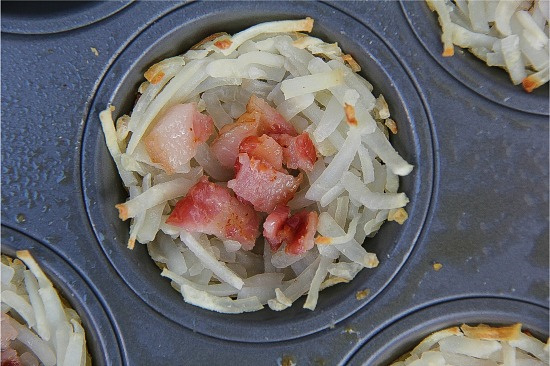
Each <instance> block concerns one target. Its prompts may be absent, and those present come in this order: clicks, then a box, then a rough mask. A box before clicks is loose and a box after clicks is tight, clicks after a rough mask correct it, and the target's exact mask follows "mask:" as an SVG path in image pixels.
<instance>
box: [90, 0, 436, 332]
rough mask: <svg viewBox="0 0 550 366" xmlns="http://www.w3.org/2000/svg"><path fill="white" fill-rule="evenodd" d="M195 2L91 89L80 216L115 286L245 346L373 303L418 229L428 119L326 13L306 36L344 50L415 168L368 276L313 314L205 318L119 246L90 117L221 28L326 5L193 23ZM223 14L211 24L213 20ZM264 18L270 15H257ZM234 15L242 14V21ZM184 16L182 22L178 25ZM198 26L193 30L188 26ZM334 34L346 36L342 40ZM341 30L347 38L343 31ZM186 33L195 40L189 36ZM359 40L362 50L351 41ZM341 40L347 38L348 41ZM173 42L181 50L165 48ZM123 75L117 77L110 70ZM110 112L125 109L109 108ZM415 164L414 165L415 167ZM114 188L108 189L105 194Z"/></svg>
mask: <svg viewBox="0 0 550 366" xmlns="http://www.w3.org/2000/svg"><path fill="white" fill-rule="evenodd" d="M203 7H204V5H203V6H200V5H198V4H190V5H187V6H185V7H183V8H180V9H178V10H176V11H173V12H172V13H170V14H169V15H167V16H165V17H163V18H162V19H159V20H158V21H157V22H156V23H155V33H158V32H159V29H160V32H161V33H162V34H165V36H164V37H162V38H161V39H156V38H155V37H156V34H154V36H151V35H150V34H149V33H150V32H148V31H149V29H148V30H146V31H145V32H144V33H142V34H140V35H139V36H138V37H137V38H136V39H135V40H134V41H133V42H132V44H131V45H130V46H129V47H128V48H127V49H125V50H124V51H123V52H122V54H121V55H120V56H119V57H118V58H117V59H116V60H115V62H114V63H113V65H112V66H111V68H110V70H109V71H108V72H107V74H106V76H105V79H104V80H103V82H102V83H101V85H100V87H99V89H98V92H97V94H96V96H95V98H94V102H93V104H92V105H91V108H90V114H89V116H88V119H87V124H86V129H85V131H84V142H83V162H82V169H83V181H84V196H85V199H86V202H87V209H88V214H89V215H90V220H91V222H92V226H93V227H94V230H95V233H96V236H97V237H98V238H103V239H102V240H100V243H101V245H102V247H103V250H104V251H111V250H112V252H113V253H114V255H112V256H110V259H111V260H112V262H113V265H114V266H115V268H117V269H118V270H119V273H120V275H121V276H122V277H123V278H124V280H125V282H127V283H128V285H129V286H130V287H131V288H132V289H134V291H136V293H137V294H138V296H139V297H141V298H142V299H143V300H144V301H146V302H147V303H148V304H149V305H150V306H151V307H153V308H154V309H155V310H157V311H158V312H159V313H161V314H164V315H166V316H168V317H169V318H170V319H172V320H174V321H176V322H178V323H180V324H182V325H184V326H186V327H188V328H190V329H192V330H195V331H197V332H201V333H204V334H208V335H210V336H213V337H220V338H224V339H232V340H239V341H245V342H266V341H276V340H284V339H290V338H296V337H299V336H304V335H307V334H310V333H313V332H315V331H318V330H321V329H323V328H328V327H329V326H330V325H331V324H333V323H336V322H339V321H340V320H341V319H343V318H345V317H347V316H349V315H351V314H352V313H354V312H355V311H357V310H358V309H360V308H361V307H363V306H365V305H366V304H367V303H368V302H369V301H370V300H371V299H373V298H374V297H375V296H376V295H377V294H378V293H379V292H380V291H381V290H382V289H383V288H384V287H385V286H386V285H387V284H388V283H389V282H390V281H391V279H392V277H393V276H394V275H395V273H397V271H398V270H399V268H400V267H401V265H402V264H403V263H404V261H405V260H406V258H407V256H408V254H409V253H410V251H411V250H412V248H413V246H414V243H415V241H416V238H417V236H418V234H419V232H420V230H421V228H422V224H423V221H424V218H425V215H426V212H427V207H428V204H429V201H430V195H431V182H432V180H433V165H432V163H431V162H432V161H433V157H432V155H431V154H432V146H431V140H430V130H429V121H428V119H427V117H426V114H425V112H424V111H423V106H422V102H421V100H420V98H419V97H418V96H417V95H415V89H414V86H413V85H412V83H411V81H410V80H409V79H408V77H407V75H406V73H405V72H404V71H403V69H402V68H401V66H400V64H399V62H398V61H397V60H396V59H395V58H392V55H391V53H390V52H389V50H388V49H387V48H386V47H385V46H384V44H383V43H382V42H381V41H380V40H379V38H378V37H376V35H374V34H372V33H371V32H370V31H369V30H368V29H367V28H365V27H362V26H361V24H359V23H357V22H355V21H353V19H351V18H350V17H349V16H347V15H345V14H344V13H341V12H336V11H334V13H333V15H332V18H333V20H334V21H333V22H331V23H327V24H323V22H319V24H320V25H319V26H318V27H317V28H316V35H318V36H321V37H323V38H324V39H331V40H334V41H338V42H339V43H340V44H341V45H342V47H344V49H350V50H354V57H355V58H356V59H357V61H358V62H360V64H361V65H363V66H364V69H365V71H364V72H365V74H367V75H372V77H371V78H370V79H371V81H372V82H373V83H374V84H375V85H379V86H380V87H379V90H378V92H380V91H382V93H383V94H384V95H385V97H386V100H387V101H388V103H389V104H390V105H391V106H392V115H393V116H394V118H395V119H397V120H399V121H407V123H403V125H402V126H403V128H402V129H401V130H400V133H399V134H398V135H397V138H396V139H395V141H394V144H395V145H396V146H397V148H398V149H399V150H400V151H401V153H402V154H403V156H405V158H406V159H407V160H409V161H411V163H412V164H414V165H415V166H417V169H415V171H414V173H413V174H411V175H410V176H408V177H405V178H404V179H403V180H402V186H403V189H404V191H405V192H406V193H407V194H408V195H409V197H417V198H418V199H417V200H415V201H414V202H413V203H412V204H411V205H410V206H409V207H408V210H409V214H410V216H411V218H412V219H411V220H410V221H408V222H407V223H406V224H405V225H403V226H399V225H397V224H389V225H387V226H385V227H384V229H383V230H382V231H381V232H380V233H379V234H378V235H377V236H376V237H375V238H373V239H372V240H369V244H368V245H369V248H370V250H371V251H375V252H376V253H378V255H379V256H380V257H382V258H384V260H383V261H382V262H381V264H380V265H379V266H378V268H376V269H375V270H364V271H363V272H362V273H361V275H360V276H359V277H358V278H357V281H353V284H352V285H351V286H335V287H334V288H331V289H330V290H327V291H324V292H323V296H322V297H321V301H320V303H319V305H318V307H317V311H315V312H311V311H309V310H306V309H303V308H301V305H300V306H299V305H298V304H296V305H295V306H293V307H292V308H291V309H289V310H287V311H285V312H279V313H277V312H272V311H271V310H269V309H266V310H263V311H261V312H258V313H254V314H242V315H234V316H227V315H224V314H217V313H212V312H210V311H206V310H202V309H199V308H197V307H195V306H190V305H187V304H182V303H181V295H180V294H179V293H177V292H175V291H174V290H173V288H172V287H171V286H170V283H169V282H170V281H169V280H167V279H165V278H162V277H160V275H159V273H160V270H159V268H158V267H157V266H156V265H155V264H154V263H153V261H152V260H151V259H150V258H149V255H148V254H147V250H146V248H145V247H144V246H140V247H138V248H137V249H136V250H134V251H129V250H127V249H126V248H125V245H124V243H126V242H127V239H128V223H123V222H121V221H120V220H119V219H118V212H117V211H116V210H115V209H114V205H115V204H117V203H120V202H123V201H124V200H125V197H126V192H125V190H124V189H123V188H122V187H121V185H120V180H119V179H118V176H117V172H116V169H115V167H114V164H113V163H111V159H110V157H109V153H108V151H107V149H106V146H105V142H104V137H103V133H102V131H101V128H100V122H99V118H98V114H99V112H100V111H101V110H103V109H105V108H106V106H107V105H109V104H113V105H115V106H117V107H118V106H124V105H126V106H127V105H128V103H129V102H130V103H131V102H132V99H133V98H134V95H135V91H136V88H137V85H139V83H140V82H141V81H142V79H143V73H144V71H145V70H146V69H147V67H148V66H150V65H151V64H152V63H153V62H154V61H157V60H160V59H162V58H165V57H167V56H173V55H175V54H177V53H178V52H179V53H183V51H184V50H186V49H188V48H189V47H190V46H191V45H192V44H194V43H196V42H198V41H200V40H201V39H203V38H204V37H206V36H208V35H210V34H213V33H216V32H220V31H223V30H224V27H226V25H227V24H231V25H232V26H231V28H233V29H231V31H234V30H238V29H245V28H247V27H248V26H250V25H252V24H254V22H257V21H258V19H262V17H265V20H267V19H288V18H296V17H305V16H307V15H309V16H311V17H313V18H314V19H321V18H322V16H323V14H325V13H326V12H329V11H331V8H330V7H328V6H326V5H323V4H308V5H307V6H303V5H300V6H295V7H293V8H292V9H291V10H286V11H285V10H282V9H280V4H279V3H268V4H262V6H256V7H251V6H250V4H244V6H243V4H239V3H237V4H231V5H227V6H224V7H221V8H219V9H216V8H214V9H212V11H211V12H209V13H208V14H207V15H205V16H202V17H200V20H196V19H197V17H198V14H197V13H199V14H200V13H202V12H203V11H204V8H203ZM222 12H223V13H229V14H232V15H230V16H228V17H225V18H223V17H221V16H220V15H221V13H222ZM266 13H267V14H271V15H270V16H269V17H266ZM242 14H246V17H245V16H243V15H242ZM184 15H187V16H189V19H190V21H188V22H186V21H184V22H181V19H183V18H184ZM198 22H200V25H201V26H200V27H198V24H197V23H198ZM341 30H352V32H354V33H348V34H346V36H345V37H343V36H342V34H341V33H340V31H341ZM348 32H349V31H348ZM195 33H196V34H195ZM361 36H363V37H364V38H363V39H365V40H368V42H369V44H371V45H372V46H371V48H370V49H369V48H367V47H364V46H363V45H362V44H361V43H359V42H356V41H353V40H355V39H360V37H361ZM350 40H351V41H350ZM174 45H181V48H180V47H177V48H175V47H174ZM117 69H122V70H130V72H128V73H127V74H125V75H124V76H123V77H122V78H121V77H120V76H119V75H118V74H116V73H115V75H114V76H112V75H111V74H112V73H111V70H117ZM118 109H119V112H118V113H120V114H122V113H124V112H125V111H128V109H127V108H125V107H122V108H118ZM420 162H422V163H420ZM113 187H117V189H116V190H115V189H113ZM364 288H369V289H370V290H371V295H370V296H369V299H367V300H366V301H361V302H358V301H356V300H355V293H356V292H357V291H359V290H362V289H364Z"/></svg>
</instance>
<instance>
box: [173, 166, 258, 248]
mask: <svg viewBox="0 0 550 366" xmlns="http://www.w3.org/2000/svg"><path fill="white" fill-rule="evenodd" d="M166 222H167V223H168V224H171V225H175V226H179V227H182V228H183V229H185V230H187V231H190V232H201V233H205V234H212V235H216V236H217V237H219V238H221V239H231V240H236V241H238V242H240V243H241V244H242V246H243V249H245V250H250V249H252V248H253V247H254V243H255V242H256V238H257V237H258V236H259V235H260V232H259V226H260V221H259V217H258V214H257V213H256V212H255V211H254V209H253V208H252V207H251V206H250V205H248V204H246V203H244V202H241V201H240V200H238V199H237V198H236V197H234V196H233V195H231V191H230V190H229V189H228V188H226V187H223V186H220V185H217V184H215V183H212V182H209V181H208V178H207V177H206V176H203V177H202V178H201V179H200V181H199V182H198V183H197V184H195V185H194V186H193V187H191V189H190V190H189V192H188V193H187V195H186V196H185V197H184V198H182V199H181V200H180V201H179V202H178V203H177V204H176V207H175V208H174V210H173V211H172V213H171V214H170V216H169V217H168V219H167V220H166Z"/></svg>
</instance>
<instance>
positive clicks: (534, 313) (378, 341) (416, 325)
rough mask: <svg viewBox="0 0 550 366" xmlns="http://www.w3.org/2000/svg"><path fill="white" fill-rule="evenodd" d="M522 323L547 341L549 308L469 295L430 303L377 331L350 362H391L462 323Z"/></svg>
mask: <svg viewBox="0 0 550 366" xmlns="http://www.w3.org/2000/svg"><path fill="white" fill-rule="evenodd" d="M518 311H519V312H520V313H519V314H518ZM519 322H520V323H522V330H523V331H529V332H530V333H531V334H532V335H533V336H534V337H538V338H539V339H541V340H542V341H543V342H546V338H545V335H546V334H548V333H547V326H548V310H547V309H545V308H544V307H541V306H537V305H533V304H531V303H526V302H523V301H518V300H508V299H502V298H486V297H480V298H466V299H460V300H452V301H449V302H444V303H441V304H436V305H432V306H428V307H427V308H425V309H422V310H419V311H417V312H415V313H413V314H411V315H408V316H406V317H405V318H403V319H401V320H399V321H397V322H396V323H395V324H392V325H390V326H389V327H387V328H386V329H384V330H383V331H382V332H380V333H379V334H377V335H376V336H375V337H374V338H373V339H371V340H370V341H369V342H367V344H365V345H364V346H363V347H361V349H360V350H359V352H357V353H356V354H355V355H354V356H353V358H352V359H351V360H350V362H349V365H350V366H351V365H389V364H391V363H392V362H393V361H395V360H396V358H398V357H399V356H401V355H404V354H405V353H407V352H409V351H410V350H412V349H413V348H414V347H415V346H416V345H417V344H418V343H419V342H420V341H421V340H422V339H423V338H424V337H427V336H428V335H430V334H431V333H433V332H435V331H438V330H441V329H445V328H447V327H452V326H457V325H458V326H460V325H461V324H464V323H466V324H480V323H483V324H491V325H493V326H499V325H503V324H506V325H507V324H514V323H519Z"/></svg>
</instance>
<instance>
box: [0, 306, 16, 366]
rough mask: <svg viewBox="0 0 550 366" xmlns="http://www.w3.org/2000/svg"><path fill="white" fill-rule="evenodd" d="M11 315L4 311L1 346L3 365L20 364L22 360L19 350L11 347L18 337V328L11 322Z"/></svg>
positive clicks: (12, 365)
mask: <svg viewBox="0 0 550 366" xmlns="http://www.w3.org/2000/svg"><path fill="white" fill-rule="evenodd" d="M10 319H11V318H10V316H9V315H8V314H5V313H2V317H1V321H0V323H1V325H2V326H1V329H2V332H1V339H2V342H1V346H2V352H1V354H2V366H19V365H21V361H20V359H19V356H18V355H17V352H16V351H15V350H14V349H13V348H12V347H11V341H13V340H15V339H16V338H17V334H18V332H17V329H15V327H14V326H13V325H12V324H11V323H10Z"/></svg>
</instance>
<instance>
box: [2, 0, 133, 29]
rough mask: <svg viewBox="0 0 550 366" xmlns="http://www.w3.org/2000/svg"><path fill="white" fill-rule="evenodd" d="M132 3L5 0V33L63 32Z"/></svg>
mask: <svg viewBox="0 0 550 366" xmlns="http://www.w3.org/2000/svg"><path fill="white" fill-rule="evenodd" d="M129 4H130V1H128V0H116V1H72V2H67V1H49V2H45V1H26V2H21V1H5V2H4V3H3V4H2V32H6V33H17V34H49V33H59V32H64V31H68V30H72V29H77V28H80V27H85V26H87V25H90V24H93V23H95V22H98V21H100V20H102V19H104V18H107V17H108V16H111V15H113V14H115V13H116V12H117V11H120V10H122V9H123V8H125V7H126V6H128V5H129Z"/></svg>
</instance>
